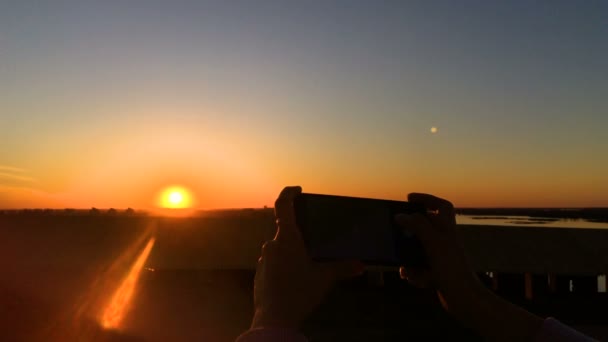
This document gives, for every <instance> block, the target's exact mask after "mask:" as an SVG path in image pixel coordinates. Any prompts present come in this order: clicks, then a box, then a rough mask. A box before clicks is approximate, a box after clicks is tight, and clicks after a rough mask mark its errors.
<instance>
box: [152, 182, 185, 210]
mask: <svg viewBox="0 0 608 342" xmlns="http://www.w3.org/2000/svg"><path fill="white" fill-rule="evenodd" d="M192 202H193V200H192V195H191V194H190V191H188V190H187V189H186V188H184V187H181V186H171V187H168V188H166V189H165V190H164V191H163V192H162V194H161V196H160V200H159V205H160V207H162V208H169V209H187V208H190V207H192Z"/></svg>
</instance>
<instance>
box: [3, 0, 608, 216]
mask: <svg viewBox="0 0 608 342" xmlns="http://www.w3.org/2000/svg"><path fill="white" fill-rule="evenodd" d="M607 17H608V3H607V2H605V1H591V0H590V1H459V2H453V1H301V2H292V1H217V2H206V1H181V0H176V1H136V0H133V1H73V2H68V1H52V2H51V1H4V0H2V1H0V137H1V143H2V144H1V145H2V147H1V148H0V208H24V207H35V208H63V207H76V208H90V207H100V208H108V207H116V208H126V207H133V208H143V209H146V208H152V207H154V206H155V205H156V203H157V196H158V194H159V193H160V192H162V191H163V189H166V188H167V187H169V186H173V185H178V186H182V187H184V188H187V189H189V190H190V192H191V194H192V196H193V198H194V200H195V202H194V203H195V204H194V205H195V206H196V207H197V208H205V209H211V208H227V207H261V206H264V205H269V206H272V204H273V202H274V199H275V197H276V196H277V194H278V193H279V191H280V190H281V188H282V187H283V186H285V185H293V184H298V185H301V186H302V187H303V190H304V191H305V192H314V193H329V194H341V195H351V196H362V197H374V198H389V199H405V198H406V196H407V193H409V192H412V191H416V192H427V193H433V194H436V195H438V196H441V197H444V198H447V199H449V200H451V201H452V202H454V204H455V205H456V206H459V207H530V206H531V207H590V206H604V207H607V206H608V153H606V151H607V149H608V134H607V133H606V129H607V128H608V105H607V104H608V24H607V22H606V18H607Z"/></svg>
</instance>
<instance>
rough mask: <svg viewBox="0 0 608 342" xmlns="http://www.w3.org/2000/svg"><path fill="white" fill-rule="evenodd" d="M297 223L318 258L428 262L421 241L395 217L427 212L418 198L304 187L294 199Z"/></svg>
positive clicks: (384, 262)
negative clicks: (414, 200)
mask: <svg viewBox="0 0 608 342" xmlns="http://www.w3.org/2000/svg"><path fill="white" fill-rule="evenodd" d="M294 209H295V215H296V223H297V225H298V228H299V229H300V231H301V234H302V237H303V239H304V243H305V244H306V248H307V250H308V253H309V255H310V256H311V258H312V259H313V260H317V261H332V260H359V261H361V262H363V263H365V264H368V265H382V266H398V265H405V266H412V267H424V266H426V257H425V254H424V249H423V248H422V245H421V244H420V241H419V240H418V239H417V238H416V237H415V236H412V235H411V234H408V233H405V232H404V231H403V229H402V228H401V227H400V226H398V225H397V223H396V222H395V220H394V217H395V215H396V214H399V213H425V212H426V210H425V208H424V207H423V206H422V205H418V204H415V203H408V202H401V201H390V200H380V199H370V198H358V197H344V196H333V195H320V194H308V193H302V194H300V195H299V196H298V197H296V198H295V199H294Z"/></svg>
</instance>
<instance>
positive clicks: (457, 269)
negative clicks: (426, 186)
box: [396, 193, 483, 309]
mask: <svg viewBox="0 0 608 342" xmlns="http://www.w3.org/2000/svg"><path fill="white" fill-rule="evenodd" d="M408 201H409V202H412V203H419V204H422V205H424V206H425V208H427V210H428V211H429V213H427V214H426V215H422V214H413V215H403V214H402V215H398V216H397V218H396V219H397V222H398V223H399V224H400V225H401V226H403V228H404V229H406V230H408V231H410V232H412V233H414V234H415V235H416V236H418V238H419V239H420V242H421V243H422V245H423V246H424V248H425V252H426V254H427V258H428V263H429V266H430V267H429V268H428V269H416V268H407V269H406V268H404V267H401V268H400V269H399V273H400V275H401V277H402V278H404V279H407V280H408V281H409V282H410V283H411V284H412V285H414V286H416V287H424V288H428V287H430V288H435V289H437V290H438V291H439V295H440V299H441V300H442V304H443V305H444V306H446V304H448V303H449V300H460V299H463V298H465V297H467V296H470V295H471V293H472V292H475V291H478V290H480V289H482V288H483V286H482V285H481V283H480V282H479V280H478V278H477V276H476V275H475V273H474V272H473V271H472V268H471V266H470V265H469V263H468V261H467V257H466V254H465V251H464V248H463V246H462V244H461V242H460V238H459V236H458V235H457V233H456V229H455V227H456V216H455V213H454V206H453V205H452V203H450V202H449V201H447V200H444V199H441V198H438V197H435V196H432V195H427V194H418V193H412V194H409V195H408ZM446 300H448V303H446ZM446 309H448V308H447V307H446Z"/></svg>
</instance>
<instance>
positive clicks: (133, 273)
mask: <svg viewBox="0 0 608 342" xmlns="http://www.w3.org/2000/svg"><path fill="white" fill-rule="evenodd" d="M152 247H154V238H150V240H148V244H147V245H146V247H145V248H144V249H143V251H142V252H141V253H140V254H139V256H138V257H137V260H136V261H135V263H134V264H133V266H132V267H131V270H130V271H129V274H127V277H126V278H125V279H124V280H123V282H122V283H121V284H120V286H119V287H118V289H116V292H114V295H113V296H112V299H111V300H110V303H109V304H108V306H107V307H106V309H105V310H104V313H103V316H102V318H101V325H102V326H103V327H104V328H106V329H117V328H119V327H120V323H121V321H122V319H123V317H124V316H125V314H126V312H127V310H128V308H129V303H130V301H131V297H132V296H133V292H134V291H135V286H136V284H137V280H138V279H139V276H140V274H141V270H142V268H143V267H144V265H145V263H146V260H147V259H148V256H149V255H150V252H151V251H152Z"/></svg>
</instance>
